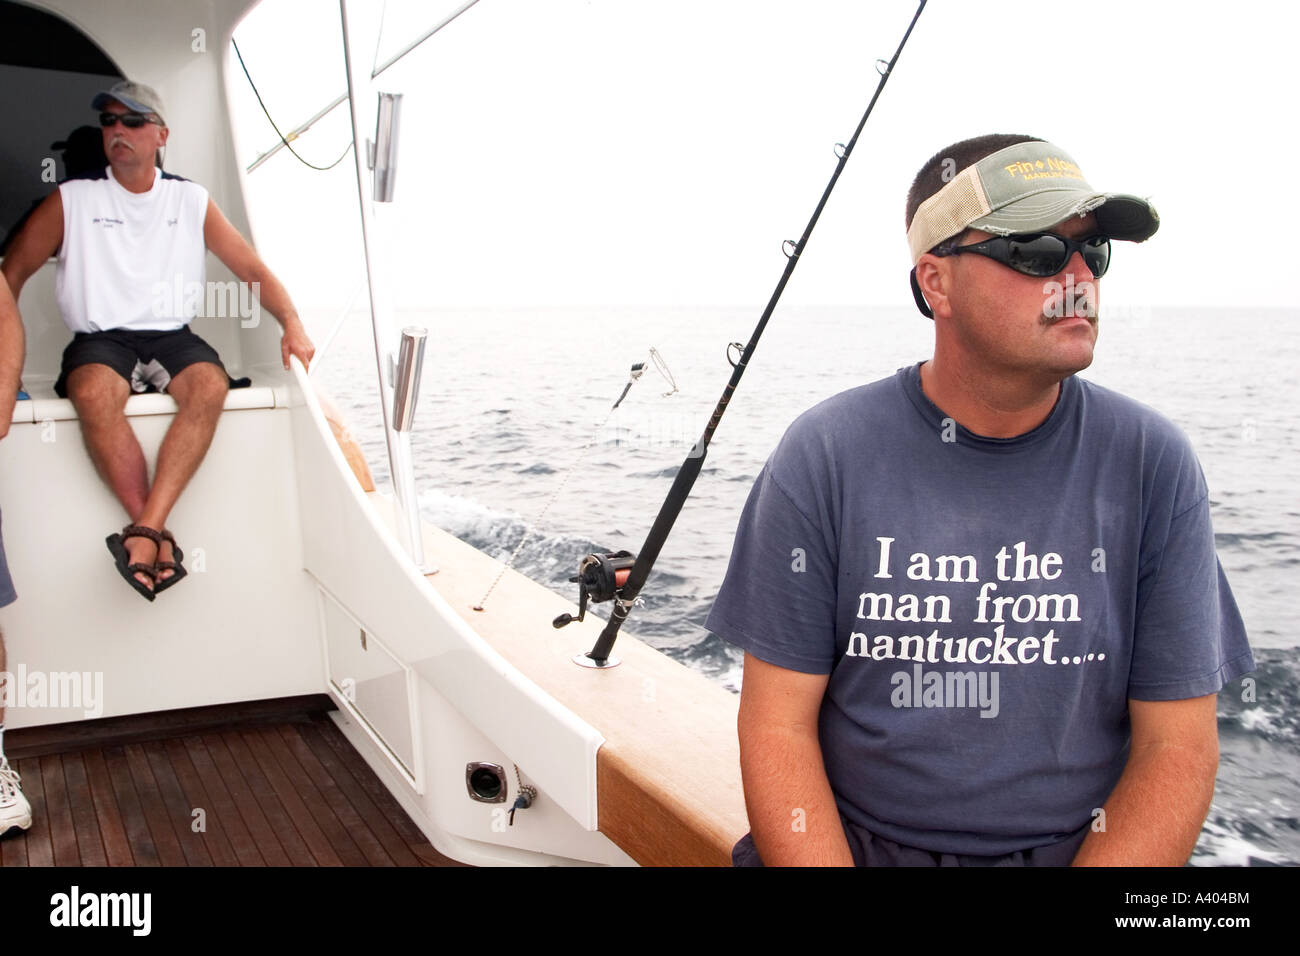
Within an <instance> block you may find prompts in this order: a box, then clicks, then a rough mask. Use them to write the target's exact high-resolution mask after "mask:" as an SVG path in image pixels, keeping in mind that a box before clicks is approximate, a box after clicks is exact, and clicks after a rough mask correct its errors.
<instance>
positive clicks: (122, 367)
mask: <svg viewBox="0 0 1300 956" xmlns="http://www.w3.org/2000/svg"><path fill="white" fill-rule="evenodd" d="M198 362H211V363H212V364H213V365H216V366H217V367H218V368H220V369H221V371H222V373H223V374H224V373H225V371H226V367H225V366H224V365H223V364H222V363H221V356H219V355H217V350H216V349H214V348H213V347H212V346H211V345H209V344H208V343H207V342H205V341H203V340H202V339H201V338H199V337H198V336H197V335H195V334H194V333H193V332H191V331H190V330H189V329H188V328H182V329H176V330H175V331H174V332H133V331H131V330H128V329H110V330H109V331H107V332H78V333H77V334H76V335H74V336H73V338H72V341H71V342H70V343H69V344H68V347H67V348H66V349H64V350H63V369H62V371H60V373H59V380H58V381H57V382H55V383H54V393H55V394H56V395H58V396H59V398H67V397H68V390H67V384H68V373H69V372H71V371H72V370H73V369H76V368H80V367H81V366H83V365H107V366H108V367H109V368H111V369H112V370H113V371H115V372H117V374H118V375H121V376H122V377H123V378H124V379H126V380H127V381H128V382H129V383H130V384H131V390H132V391H135V392H153V391H157V392H165V391H166V390H167V384H168V383H169V382H170V381H171V380H172V378H173V376H176V375H179V374H180V373H181V371H182V370H183V369H185V368H188V367H189V366H191V365H194V364H196V363H198Z"/></svg>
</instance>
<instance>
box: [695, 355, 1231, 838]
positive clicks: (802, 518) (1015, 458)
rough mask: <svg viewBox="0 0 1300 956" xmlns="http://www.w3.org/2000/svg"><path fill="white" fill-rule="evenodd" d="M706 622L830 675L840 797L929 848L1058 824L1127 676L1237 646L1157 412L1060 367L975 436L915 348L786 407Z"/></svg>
mask: <svg viewBox="0 0 1300 956" xmlns="http://www.w3.org/2000/svg"><path fill="white" fill-rule="evenodd" d="M706 626H707V627H708V629H709V630H711V631H713V632H714V633H716V634H718V635H719V636H721V637H723V638H725V639H726V640H728V641H730V642H732V643H734V644H737V645H739V646H740V647H743V648H744V649H745V650H747V651H748V652H750V653H751V654H753V655H754V656H756V657H758V658H761V659H762V660H764V661H767V662H769V663H772V664H776V665H778V666H780V667H785V668H789V669H791V670H796V671H802V672H805V673H814V674H827V673H829V674H830V680H829V683H828V685H827V691H826V697H825V700H824V701H823V704H822V709H821V743H822V751H823V756H824V759H825V762H826V771H827V775H828V777H829V778H830V783H831V788H832V789H833V790H834V792H835V797H836V801H837V803H838V805H839V808H840V812H841V813H842V814H843V815H844V817H845V818H846V819H847V820H849V821H851V822H853V823H856V824H858V825H860V826H863V827H865V828H867V829H868V830H870V831H872V832H874V833H878V834H880V835H881V836H883V837H885V838H887V839H890V840H894V841H897V842H899V843H903V844H906V845H909V846H914V847H919V848H921V849H925V850H932V851H935V852H942V853H963V854H988V855H993V854H1002V853H1011V852H1014V851H1016V850H1022V849H1027V848H1030V847H1035V846H1043V845H1046V844H1050V843H1054V842H1057V841H1059V840H1061V839H1063V838H1064V837H1065V836H1066V835H1067V834H1070V833H1073V832H1076V831H1078V830H1079V829H1080V828H1081V827H1084V826H1085V825H1086V824H1088V822H1089V821H1090V819H1092V817H1093V813H1094V810H1095V809H1096V808H1099V807H1101V806H1102V805H1103V803H1105V801H1106V798H1107V797H1108V796H1109V795H1110V792H1111V790H1112V789H1113V788H1114V786H1115V783H1116V782H1117V781H1118V779H1119V776H1120V773H1121V771H1122V770H1123V768H1124V763H1125V760H1126V759H1127V756H1128V744H1129V718H1128V706H1127V701H1128V699H1129V698H1130V697H1131V698H1136V699H1140V700H1177V699H1182V698H1188V697H1199V696H1203V695H1206V694H1212V693H1214V692H1216V691H1218V690H1219V689H1220V688H1221V687H1222V686H1223V684H1224V683H1225V682H1226V681H1229V680H1232V679H1233V678H1235V677H1238V676H1240V675H1241V674H1244V673H1246V672H1248V671H1250V670H1251V669H1253V668H1254V660H1253V659H1252V657H1251V653H1250V647H1249V645H1248V644H1247V641H1246V634H1245V628H1244V626H1243V625H1242V621H1241V616H1240V614H1239V613H1238V611H1237V606H1236V602H1235V601H1234V600H1233V597H1232V593H1231V591H1230V590H1229V588H1228V583H1227V580H1226V579H1225V578H1224V575H1223V570H1222V568H1221V567H1220V565H1219V561H1218V557H1217V556H1216V554H1215V551H1214V535H1213V532H1212V530H1211V527H1210V505H1209V497H1208V493H1207V489H1206V484H1205V479H1204V476H1203V475H1202V473H1201V469H1200V465H1199V464H1198V463H1197V460H1196V456H1195V454H1194V452H1193V451H1192V448H1191V446H1190V444H1189V443H1188V441H1187V439H1186V438H1185V437H1184V436H1183V434H1182V433H1181V432H1180V431H1178V429H1177V428H1175V427H1174V426H1173V425H1172V424H1171V423H1170V422H1169V421H1167V420H1166V419H1165V418H1163V417H1162V416H1160V415H1159V414H1158V413H1156V412H1154V411H1152V410H1151V409H1149V408H1147V407H1146V406H1143V405H1140V404H1138V403H1137V402H1134V401H1132V400H1130V399H1126V398H1124V397H1123V396H1121V395H1119V394H1117V393H1115V392H1112V391H1110V390H1108V389H1105V388H1101V387H1100V386H1097V385H1094V384H1092V383H1090V382H1086V381H1083V380H1081V379H1078V378H1074V377H1071V378H1067V379H1066V380H1065V381H1064V382H1062V384H1061V394H1060V398H1059V399H1058V401H1057V404H1056V407H1055V408H1054V409H1053V410H1052V413H1051V415H1050V416H1048V418H1047V420H1046V421H1044V422H1043V423H1042V424H1041V425H1040V426H1038V427H1037V428H1035V429H1034V430H1033V431H1031V432H1028V433H1026V434H1024V435H1020V436H1018V437H1016V438H1007V439H997V438H985V437H982V436H979V435H975V434H974V433H972V432H969V431H967V430H966V429H964V428H962V427H961V426H960V425H958V424H956V423H955V422H954V421H953V420H952V419H949V418H945V416H944V414H943V412H941V411H940V410H939V409H938V408H937V407H936V406H935V405H934V404H933V403H932V402H931V401H930V400H929V399H928V398H927V397H926V396H925V394H924V392H923V391H922V389H921V383H920V365H916V366H913V367H911V368H905V369H901V370H900V371H899V372H898V373H897V374H896V375H894V376H893V377H891V378H888V379H884V380H882V381H879V382H875V383H873V384H871V385H866V386H863V387H861V388H856V389H852V390H850V391H847V392H843V393H841V394H840V395H837V396H835V397H834V398H831V399H829V400H827V401H825V402H823V403H821V404H820V405H818V406H816V407H815V408H813V409H811V410H810V411H808V412H806V413H804V414H803V415H802V416H800V417H799V419H798V420H796V421H795V423H794V424H793V425H792V426H791V427H790V429H789V431H787V432H786V434H785V437H784V438H783V439H782V440H781V443H780V445H778V447H777V449H776V451H774V452H773V453H772V456H771V458H770V459H769V460H768V462H767V464H766V466H765V467H764V468H763V471H762V473H761V474H760V475H759V477H758V480H757V481H756V483H755V485H754V488H753V490H752V491H751V493H750V496H749V501H748V503H747V504H746V506H745V510H744V513H743V515H742V517H741V520H740V527H739V529H738V531H737V533H736V540H735V544H734V548H733V551H732V555H731V564H730V567H729V568H728V570H727V577H726V580H725V582H724V583H723V586H722V590H721V592H720V593H719V595H718V598H717V601H716V603H715V604H714V606H713V610H712V612H711V613H710V615H709V618H708V622H707V625H706Z"/></svg>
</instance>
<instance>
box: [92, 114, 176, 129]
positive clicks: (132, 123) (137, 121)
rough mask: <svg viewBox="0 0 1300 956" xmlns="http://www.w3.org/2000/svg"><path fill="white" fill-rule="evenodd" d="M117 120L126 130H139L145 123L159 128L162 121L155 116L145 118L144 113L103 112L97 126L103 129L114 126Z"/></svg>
mask: <svg viewBox="0 0 1300 956" xmlns="http://www.w3.org/2000/svg"><path fill="white" fill-rule="evenodd" d="M119 120H121V122H122V125H123V126H125V127H126V128H127V129H139V128H140V127H141V126H143V125H144V124H145V123H156V124H158V125H159V126H162V124H163V123H162V120H160V119H158V118H157V117H156V116H153V115H148V116H146V115H145V114H144V113H109V112H108V111H105V112H103V113H100V114H99V125H100V126H102V127H104V128H105V129H107V128H108V127H110V126H113V125H115V124H116V123H117V122H118V121H119Z"/></svg>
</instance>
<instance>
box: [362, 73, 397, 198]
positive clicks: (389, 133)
mask: <svg viewBox="0 0 1300 956" xmlns="http://www.w3.org/2000/svg"><path fill="white" fill-rule="evenodd" d="M401 115H402V94H401V93H380V94H379V114H378V115H377V116H376V117H375V141H374V144H373V145H372V146H371V153H370V157H369V158H370V168H371V169H373V170H374V171H375V183H374V198H375V202H392V201H393V188H394V187H395V186H396V185H397V140H398V133H399V132H400V131H401V125H402V124H401Z"/></svg>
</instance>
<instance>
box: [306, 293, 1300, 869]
mask: <svg viewBox="0 0 1300 956" xmlns="http://www.w3.org/2000/svg"><path fill="white" fill-rule="evenodd" d="M760 313H761V307H759V306H754V307H750V308H735V309H716V308H715V309H675V308H664V309H651V308H637V309H627V308H610V309H575V310H562V309H545V310H542V309H530V310H488V309H482V310H459V311H451V310H447V311H428V312H421V313H409V312H407V313H402V314H401V315H400V316H399V321H400V323H401V324H415V325H423V326H425V327H427V328H428V329H429V331H430V335H429V346H428V353H427V357H426V363H425V369H424V378H423V383H422V388H421V398H420V404H419V408H418V411H417V414H416V421H415V429H414V434H413V439H412V445H413V449H414V454H415V460H416V471H417V483H418V487H419V489H420V505H421V510H422V512H423V514H424V516H425V517H426V519H428V520H430V521H432V522H435V523H437V524H439V525H440V526H442V527H444V528H446V529H447V530H449V531H451V532H452V533H454V534H456V535H458V536H459V537H461V538H462V539H464V540H466V541H468V542H469V543H470V544H473V545H474V546H476V547H478V548H479V549H481V550H483V551H485V552H487V553H488V554H491V555H494V556H499V557H501V558H503V559H504V558H505V557H507V556H509V555H510V554H511V553H512V552H513V551H514V550H515V549H516V548H517V547H518V546H519V545H520V543H521V541H523V548H522V550H521V551H520V554H519V557H518V558H517V560H516V562H515V567H516V568H517V569H518V570H519V571H521V572H523V573H524V574H526V575H528V576H529V577H531V578H533V579H534V580H536V581H538V582H540V583H542V584H545V585H546V586H548V587H551V588H553V589H555V590H557V591H560V592H561V593H564V594H567V595H569V596H570V597H571V598H573V599H574V600H575V601H576V598H577V592H576V585H572V584H569V583H568V580H567V579H568V577H569V576H570V575H571V574H573V573H574V571H575V569H576V566H577V562H578V561H579V560H580V559H581V557H582V556H583V555H584V554H586V553H587V552H588V551H591V550H597V549H599V550H617V549H619V548H627V549H628V550H630V551H633V552H635V551H637V550H638V549H639V548H640V546H641V544H642V542H643V541H644V538H645V534H646V532H647V531H648V529H649V527H650V524H651V522H652V521H653V519H654V516H655V514H656V512H657V511H658V509H659V506H660V505H661V504H662V502H663V498H664V495H665V494H666V493H667V490H668V487H669V485H670V484H671V482H672V478H673V476H674V475H675V474H676V471H677V468H678V467H679V466H680V464H681V462H682V460H683V459H684V457H685V456H686V454H687V452H688V450H689V449H690V447H691V445H692V444H693V443H694V441H695V439H696V438H697V437H698V436H699V433H700V432H701V431H702V430H703V427H704V424H705V422H706V421H707V419H708V416H709V414H710V412H711V411H712V409H713V406H714V404H715V403H716V402H717V400H718V398H719V396H720V395H721V393H722V389H723V386H724V385H725V384H726V381H727V378H728V376H729V375H730V371H731V369H730V366H729V365H728V364H727V359H726V346H727V343H728V342H732V341H737V342H744V341H746V340H747V339H748V338H749V335H750V333H751V332H752V329H753V326H754V323H755V322H756V321H757V318H758V316H759V314H760ZM331 319H332V317H331ZM329 324H330V321H329V320H324V319H323V317H322V321H316V322H313V323H312V331H313V332H314V333H315V335H316V339H317V341H318V342H319V341H321V339H323V337H324V333H325V331H326V326H328V325H329ZM931 335H932V332H931V326H930V324H929V323H928V322H927V321H926V320H924V319H922V318H921V317H920V316H919V314H917V313H916V312H914V311H907V310H901V309H878V308H867V307H835V308H832V307H825V308H789V309H784V308H778V310H777V312H776V314H775V315H774V317H773V320H772V322H771V324H770V325H769V327H768V331H767V333H766V335H765V336H764V339H763V340H762V342H761V343H760V345H759V348H758V350H757V352H756V354H755V356H754V360H753V361H752V362H751V364H750V367H749V369H748V370H747V372H746V374H745V377H744V379H743V380H742V382H741V385H740V387H739V389H738V391H737V393H736V395H735V397H734V399H733V400H732V402H731V404H730V407H729V409H728V411H727V413H726V416H725V417H724V419H723V421H722V424H721V426H720V428H719V429H718V432H717V434H716V436H715V438H714V441H713V443H712V444H711V445H710V448H709V453H708V458H707V460H706V462H705V467H704V469H703V472H702V474H701V476H700V479H699V481H698V482H697V483H696V486H695V491H694V493H693V494H692V497H691V499H690V500H689V501H688V503H687V505H686V507H685V508H684V510H683V512H682V514H681V517H680V518H679V519H678V522H677V525H676V527H675V529H674V531H673V534H672V535H671V537H670V538H669V540H668V543H667V545H666V546H665V547H664V550H663V552H662V553H661V555H660V557H659V560H658V562H657V563H656V565H655V570H654V572H653V573H652V575H651V577H650V580H649V582H648V583H647V585H646V588H645V590H644V591H643V593H642V597H643V598H644V601H645V604H644V606H642V607H639V608H637V609H636V610H635V611H634V612H633V614H632V617H631V618H630V620H629V623H628V625H627V630H628V631H629V632H630V633H635V634H636V635H637V636H638V637H640V638H641V639H643V640H645V641H647V642H648V643H650V644H653V645H654V646H656V647H658V648H660V649H661V650H663V651H664V652H665V653H667V654H669V655H671V656H673V657H675V658H677V659H678V660H680V661H682V662H684V663H685V664H687V665H688V666H690V667H692V668H694V669H696V670H697V671H699V672H701V673H703V674H705V675H706V676H708V677H710V678H711V679H713V680H715V681H717V682H718V683H720V684H721V685H722V686H724V687H726V688H728V689H729V690H732V691H738V690H739V684H740V675H741V658H742V655H741V653H740V652H739V651H738V650H737V649H736V648H734V647H731V646H730V645H727V644H725V643H724V642H722V641H720V640H718V639H716V638H714V637H713V636H712V635H710V634H709V633H708V632H707V631H705V630H704V627H703V622H704V619H705V617H706V615H707V613H708V610H709V607H710V606H711V604H712V601H713V598H714V596H715V595H716V593H717V589H718V587H719V585H720V584H721V581H722V578H723V575H724V573H725V571H726V565H727V559H728V556H729V554H730V549H731V541H732V536H733V534H734V532H735V528H736V523H737V521H738V519H739V515H740V511H741V508H742V506H743V505H744V502H745V498H746V496H747V495H748V492H749V489H750V486H751V484H752V483H753V480H754V478H755V477H756V476H757V474H758V471H759V469H760V468H761V467H762V465H763V462H764V460H765V459H766V458H767V455H768V454H769V453H770V451H771V450H772V448H773V447H774V446H775V444H776V442H777V441H778V440H779V438H780V436H781V434H782V433H783V431H784V430H785V428H786V426H788V425H789V423H790V422H791V421H792V420H793V419H794V418H795V417H796V416H797V415H798V414H799V413H800V412H802V411H803V410H804V409H806V408H808V407H810V406H811V405H813V404H815V403H816V402H818V401H820V400H821V399H823V398H826V397H828V396H830V395H832V394H834V393H836V392H838V391H841V390H843V389H846V388H851V387H854V386H856V385H860V384H863V383H865V382H869V381H873V380H875V379H878V378H882V377H884V376H886V375H889V374H891V373H893V372H894V371H895V370H896V369H897V368H899V367H901V366H904V365H910V364H912V363H914V362H916V361H918V360H920V359H922V358H925V357H926V356H928V354H929V351H930V346H931ZM652 348H654V349H656V350H657V352H658V353H659V355H660V356H661V357H662V359H663V360H664V362H665V363H666V366H667V368H668V370H669V372H670V374H671V378H672V380H673V384H675V386H676V391H675V392H674V391H672V388H673V385H672V384H670V383H669V381H668V379H667V378H666V377H665V376H663V375H661V374H660V373H659V372H658V371H657V370H656V369H655V368H654V367H653V366H650V367H648V368H647V370H646V372H645V373H644V375H643V376H642V378H641V379H640V380H639V381H638V382H637V383H636V384H635V385H634V386H633V387H632V389H631V391H630V392H629V394H628V396H627V398H626V400H625V401H624V402H623V405H622V406H621V407H620V408H619V409H618V410H617V411H616V412H613V413H612V414H611V413H610V406H611V405H612V404H613V402H614V400H615V399H617V398H618V396H619V394H620V392H621V391H622V389H623V387H624V385H625V384H626V382H627V380H628V372H629V369H630V366H631V365H632V363H634V362H649V361H650V350H651V349H652ZM374 368H375V365H374V355H373V346H372V345H371V339H370V331H369V326H368V323H367V321H366V319H365V317H364V316H361V315H355V316H352V317H350V318H349V319H348V320H347V322H346V323H345V325H344V327H343V329H342V331H341V332H340V333H339V335H338V338H337V339H336V341H335V344H334V345H333V346H332V348H331V350H330V352H329V354H328V355H327V356H326V358H325V360H324V362H323V363H322V364H321V367H320V369H319V371H318V372H317V373H316V375H315V378H316V380H317V381H318V382H319V383H320V385H321V386H322V387H323V388H324V390H325V391H326V392H328V393H329V394H331V395H332V396H333V398H334V399H335V401H336V402H337V403H338V405H339V406H340V407H341V408H342V409H343V411H344V413H345V415H346V417H347V419H348V423H349V425H350V426H351V428H352V431H353V433H354V434H355V435H356V436H357V438H358V440H359V441H360V442H361V445H362V448H363V450H364V451H365V453H366V456H367V458H368V460H369V461H370V464H371V468H372V470H373V471H374V473H375V478H376V482H377V483H378V484H380V485H381V486H383V485H386V484H387V482H388V478H387V472H386V470H387V462H386V457H385V448H384V440H383V430H382V422H381V419H380V417H379V412H378V409H377V406H376V405H375V396H376V388H375V385H374V379H375V372H374ZM1083 374H1084V377H1086V378H1090V379H1091V380H1093V381H1095V382H1097V383H1099V384H1102V385H1106V386H1108V387H1112V388H1115V389H1118V390H1119V391H1121V392H1123V393H1125V394H1127V395H1129V396H1131V397H1133V398H1136V399H1138V400H1139V401H1143V402H1145V403H1147V404H1149V405H1152V406H1154V407H1156V408H1158V409H1160V410H1161V411H1162V412H1164V413H1165V414H1166V415H1167V416H1168V417H1170V418H1171V419H1173V420H1174V421H1175V422H1176V423H1177V424H1178V425H1179V426H1180V427H1182V428H1183V429H1184V430H1185V431H1186V432H1187V433H1188V434H1189V436H1190V437H1191V439H1192V441H1193V443H1194V445H1195V447H1196V449H1197V452H1198V454H1199V456H1200V458H1201V463H1202V467H1203V468H1204V470H1205V473H1206V478H1207V480H1208V482H1209V485H1210V496H1211V508H1212V515H1213V520H1214V524H1215V537H1216V542H1217V544H1218V549H1219V555H1220V560H1221V561H1222V563H1223V566H1224V569H1225V571H1226V573H1227V575H1228V579H1229V581H1230V582H1231V584H1232V587H1233V592H1234V594H1235V596H1236V598H1237V602H1238V605H1239V606H1240V608H1241V613H1242V616H1243V618H1244V620H1245V622H1246V626H1247V630H1248V633H1249V635H1250V639H1251V644H1252V647H1253V648H1254V651H1255V656H1256V661H1257V663H1258V669H1257V671H1256V673H1255V675H1254V677H1253V684H1240V683H1233V684H1232V685H1230V686H1229V687H1226V688H1224V690H1223V691H1222V692H1221V693H1220V695H1219V731H1220V747H1221V760H1220V769H1219V776H1218V782H1217V786H1216V791H1215V798H1214V804H1213V806H1212V808H1211V810H1210V814H1209V818H1208V820H1207V822H1206V825H1205V829H1204V831H1203V833H1202V836H1201V839H1200V842H1199V844H1198V845H1197V848H1196V852H1195V854H1194V855H1193V858H1192V862H1193V864H1197V865H1220V864H1228V865H1275V864H1277V865H1298V864H1300V707H1298V706H1297V705H1298V704H1300V700H1298V699H1297V698H1298V697H1300V629H1298V628H1297V623H1300V613H1298V612H1297V609H1296V601H1297V587H1296V585H1297V580H1300V577H1298V575H1297V570H1300V495H1298V494H1297V488H1298V487H1300V482H1298V481H1297V479H1298V478H1300V474H1298V471H1300V311H1296V310H1261V311H1239V310H1221V309H1220V310H1197V309H1160V308H1157V309H1115V310H1112V311H1111V312H1110V313H1108V312H1107V310H1106V309H1105V307H1103V313H1102V325H1101V337H1100V340H1099V343H1098V349H1097V359H1096V361H1095V363H1094V365H1093V367H1092V368H1091V369H1089V370H1088V371H1087V372H1085V373H1083ZM670 392H671V394H669V393H670ZM490 583H491V582H490V581H486V580H485V581H484V583H483V587H484V591H486V590H487V588H488V586H489V584H490ZM607 607H608V606H607V605H606V606H599V607H597V613H598V614H599V615H600V616H602V617H604V616H605V613H606V610H607ZM580 650H585V648H577V647H575V652H577V651H580Z"/></svg>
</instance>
